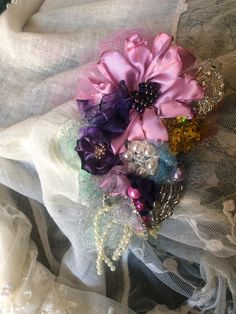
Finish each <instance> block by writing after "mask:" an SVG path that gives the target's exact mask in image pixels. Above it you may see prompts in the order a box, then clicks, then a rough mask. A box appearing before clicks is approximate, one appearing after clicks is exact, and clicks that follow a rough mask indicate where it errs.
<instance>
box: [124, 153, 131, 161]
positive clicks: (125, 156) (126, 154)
mask: <svg viewBox="0 0 236 314" xmlns="http://www.w3.org/2000/svg"><path fill="white" fill-rule="evenodd" d="M122 157H123V158H124V159H126V160H131V159H132V153H131V152H129V151H127V152H125V153H124V154H123V155H122Z"/></svg>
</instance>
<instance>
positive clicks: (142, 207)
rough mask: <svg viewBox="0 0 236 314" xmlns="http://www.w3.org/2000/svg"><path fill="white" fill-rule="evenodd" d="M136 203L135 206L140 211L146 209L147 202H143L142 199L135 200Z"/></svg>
mask: <svg viewBox="0 0 236 314" xmlns="http://www.w3.org/2000/svg"><path fill="white" fill-rule="evenodd" d="M134 205H135V207H136V209H137V211H138V212H142V211H144V210H145V207H146V204H145V203H143V202H141V201H139V200H137V201H135V202H134Z"/></svg>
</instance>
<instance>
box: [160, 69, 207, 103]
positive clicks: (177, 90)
mask: <svg viewBox="0 0 236 314" xmlns="http://www.w3.org/2000/svg"><path fill="white" fill-rule="evenodd" d="M169 83H170V82H169ZM170 85H171V86H170V87H169V88H168V89H167V90H164V86H161V89H160V91H161V95H160V96H159V98H158V99H157V103H156V104H155V106H156V107H158V105H159V104H161V103H162V102H166V101H169V100H177V101H180V102H187V103H190V102H192V101H193V100H199V99H202V98H203V96H204V90H203V89H202V88H201V87H200V85H199V84H198V82H197V81H196V80H193V79H192V77H191V76H189V75H186V74H185V75H184V76H182V77H179V78H178V79H176V80H172V84H171V83H170Z"/></svg>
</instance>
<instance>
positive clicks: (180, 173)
mask: <svg viewBox="0 0 236 314" xmlns="http://www.w3.org/2000/svg"><path fill="white" fill-rule="evenodd" d="M183 179H184V167H183V166H181V165H178V167H177V169H176V171H175V174H174V181H176V182H180V181H183Z"/></svg>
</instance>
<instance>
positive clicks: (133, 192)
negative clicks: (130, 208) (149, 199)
mask: <svg viewBox="0 0 236 314" xmlns="http://www.w3.org/2000/svg"><path fill="white" fill-rule="evenodd" d="M127 195H128V196H129V197H130V198H132V200H137V199H138V198H140V197H141V193H140V191H139V190H138V189H135V188H133V187H132V186H129V187H128V189H127Z"/></svg>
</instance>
